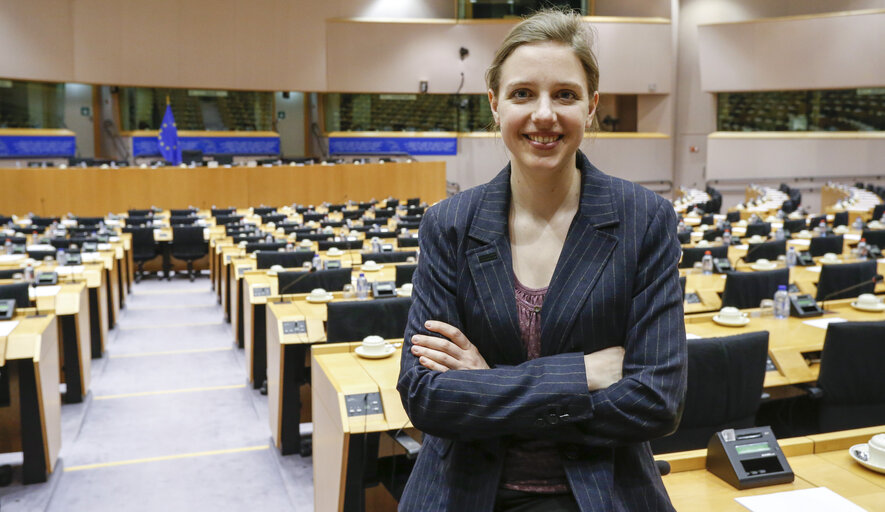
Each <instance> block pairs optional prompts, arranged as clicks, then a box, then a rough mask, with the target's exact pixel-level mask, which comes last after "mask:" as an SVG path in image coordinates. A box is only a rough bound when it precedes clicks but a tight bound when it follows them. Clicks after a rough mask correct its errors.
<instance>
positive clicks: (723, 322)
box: [713, 315, 750, 327]
mask: <svg viewBox="0 0 885 512" xmlns="http://www.w3.org/2000/svg"><path fill="white" fill-rule="evenodd" d="M713 321H714V322H716V323H717V324H719V325H725V326H727V327H743V326H745V325H747V324H748V323H750V318H749V317H746V316H743V317H741V319H740V320H738V321H736V322H731V321H726V320H723V319H722V318H720V317H719V315H713Z"/></svg>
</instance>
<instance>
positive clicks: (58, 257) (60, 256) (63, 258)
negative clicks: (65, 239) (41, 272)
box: [55, 247, 68, 266]
mask: <svg viewBox="0 0 885 512" xmlns="http://www.w3.org/2000/svg"><path fill="white" fill-rule="evenodd" d="M55 261H56V263H58V264H59V265H60V266H64V264H65V263H67V262H68V257H67V255H66V254H65V250H64V249H62V248H61V247H59V249H58V250H57V251H55Z"/></svg>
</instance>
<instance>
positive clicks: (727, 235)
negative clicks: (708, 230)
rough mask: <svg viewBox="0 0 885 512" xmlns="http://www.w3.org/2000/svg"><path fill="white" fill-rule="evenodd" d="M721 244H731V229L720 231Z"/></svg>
mask: <svg viewBox="0 0 885 512" xmlns="http://www.w3.org/2000/svg"><path fill="white" fill-rule="evenodd" d="M722 244H723V245H725V246H726V247H728V246H729V245H731V230H730V229H726V230H725V231H724V232H723V233H722Z"/></svg>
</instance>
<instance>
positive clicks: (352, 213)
mask: <svg viewBox="0 0 885 512" xmlns="http://www.w3.org/2000/svg"><path fill="white" fill-rule="evenodd" d="M363 212H365V210H344V211H343V212H341V216H342V217H344V218H345V219H351V220H352V219H359V218H361V217H362V216H363Z"/></svg>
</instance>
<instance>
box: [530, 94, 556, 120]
mask: <svg viewBox="0 0 885 512" xmlns="http://www.w3.org/2000/svg"><path fill="white" fill-rule="evenodd" d="M532 121H533V122H534V123H535V124H547V123H553V122H555V121H556V112H554V111H553V103H552V102H551V100H550V98H545V97H541V98H540V100H538V102H537V103H536V104H535V111H534V112H532Z"/></svg>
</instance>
